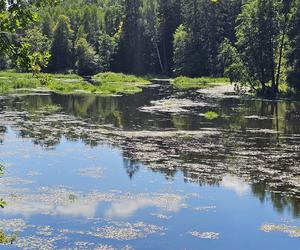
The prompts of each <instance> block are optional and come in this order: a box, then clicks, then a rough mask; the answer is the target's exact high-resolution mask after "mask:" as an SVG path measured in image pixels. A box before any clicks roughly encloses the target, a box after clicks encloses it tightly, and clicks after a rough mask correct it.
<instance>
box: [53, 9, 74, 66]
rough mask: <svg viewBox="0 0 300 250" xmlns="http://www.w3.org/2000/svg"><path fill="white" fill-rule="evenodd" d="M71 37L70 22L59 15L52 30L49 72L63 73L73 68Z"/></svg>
mask: <svg viewBox="0 0 300 250" xmlns="http://www.w3.org/2000/svg"><path fill="white" fill-rule="evenodd" d="M72 35H73V31H72V30H71V27H70V20H69V18H68V17H67V16H64V15H61V16H59V18H58V22H57V24H56V26H55V28H54V33H53V42H52V46H51V60H50V63H49V69H50V70H51V71H65V70H67V69H70V68H72V66H73V53H72V41H71V39H72Z"/></svg>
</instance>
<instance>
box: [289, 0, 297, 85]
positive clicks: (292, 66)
mask: <svg viewBox="0 0 300 250" xmlns="http://www.w3.org/2000/svg"><path fill="white" fill-rule="evenodd" d="M299 30H300V2H299V1H298V2H297V3H296V6H295V7H294V13H293V16H292V21H291V28H290V30H289V33H288V36H289V40H290V47H291V49H290V51H289V53H288V65H289V72H288V77H287V80H288V83H289V85H290V86H291V87H293V88H295V89H296V90H298V91H299V90H300V33H299Z"/></svg>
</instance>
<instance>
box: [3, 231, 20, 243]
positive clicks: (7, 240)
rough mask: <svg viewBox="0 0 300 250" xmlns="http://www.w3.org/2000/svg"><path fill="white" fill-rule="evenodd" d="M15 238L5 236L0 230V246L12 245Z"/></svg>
mask: <svg viewBox="0 0 300 250" xmlns="http://www.w3.org/2000/svg"><path fill="white" fill-rule="evenodd" d="M16 238H17V235H16V234H12V235H7V234H6V233H4V232H3V231H1V230H0V244H12V243H13V242H14V241H15V240H16Z"/></svg>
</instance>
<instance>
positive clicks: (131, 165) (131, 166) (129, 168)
mask: <svg viewBox="0 0 300 250" xmlns="http://www.w3.org/2000/svg"><path fill="white" fill-rule="evenodd" d="M139 164H140V163H139V162H137V161H132V160H130V159H126V158H123V165H124V168H125V170H126V173H127V175H128V176H129V178H130V179H132V178H133V176H134V175H135V174H136V173H137V172H138V171H139V169H140V166H139Z"/></svg>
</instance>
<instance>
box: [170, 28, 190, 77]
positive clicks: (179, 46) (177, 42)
mask: <svg viewBox="0 0 300 250" xmlns="http://www.w3.org/2000/svg"><path fill="white" fill-rule="evenodd" d="M187 43H188V33H187V32H186V30H185V27H184V25H180V26H179V27H178V28H177V29H176V32H175V34H174V56H173V62H174V65H173V73H174V74H175V75H176V76H179V75H184V74H185V73H186V69H185V67H186V65H187V63H186V51H187Z"/></svg>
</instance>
